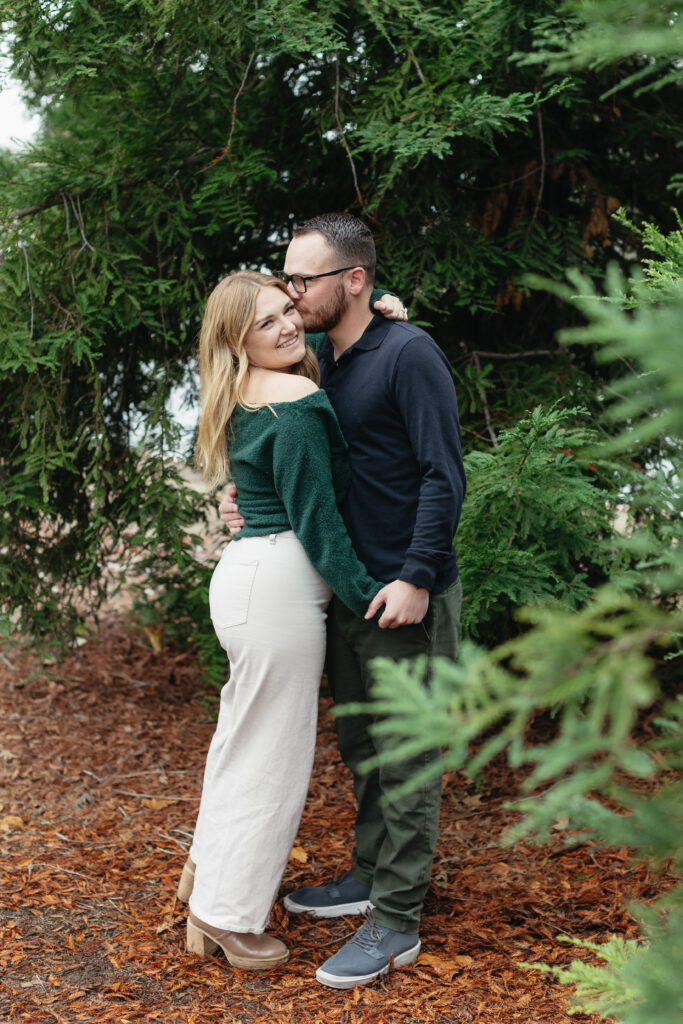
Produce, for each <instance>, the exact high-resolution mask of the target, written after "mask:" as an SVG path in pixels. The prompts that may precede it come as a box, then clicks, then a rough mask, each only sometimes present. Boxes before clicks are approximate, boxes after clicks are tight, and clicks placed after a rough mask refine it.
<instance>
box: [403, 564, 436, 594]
mask: <svg viewBox="0 0 683 1024" xmlns="http://www.w3.org/2000/svg"><path fill="white" fill-rule="evenodd" d="M398 578H399V579H400V580H403V581H404V583H412V584H413V586H414V587H424V589H425V590H429V591H431V590H432V588H433V586H434V580H435V579H436V569H432V568H431V567H430V566H427V565H424V563H422V562H418V561H417V560H416V559H414V558H409V559H407V561H406V562H404V564H403V568H402V569H401V571H400V573H399V574H398Z"/></svg>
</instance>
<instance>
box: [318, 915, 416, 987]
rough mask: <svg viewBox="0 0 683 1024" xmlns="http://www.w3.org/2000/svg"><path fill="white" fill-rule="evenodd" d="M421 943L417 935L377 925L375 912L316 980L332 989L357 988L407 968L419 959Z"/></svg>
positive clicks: (327, 964) (321, 968)
mask: <svg viewBox="0 0 683 1024" xmlns="http://www.w3.org/2000/svg"><path fill="white" fill-rule="evenodd" d="M420 946H421V942H420V939H419V936H418V935H417V934H414V935H404V934H403V932H395V931H393V930H392V929H391V928H384V927H383V926H382V925H381V924H377V922H376V921H375V918H374V915H373V913H372V911H369V912H368V915H367V921H366V922H365V924H363V925H361V927H360V928H359V929H358V931H357V932H356V934H355V935H354V937H353V938H352V939H350V941H349V942H347V943H346V945H345V946H342V948H341V949H340V950H339V951H338V952H337V953H335V954H334V956H331V957H330V958H329V960H326V961H325V963H324V964H323V965H322V967H319V968H318V970H317V971H316V972H315V977H316V980H317V981H319V982H320V984H321V985H327V986H328V988H353V987H354V986H355V985H366V984H367V983H368V982H369V981H373V980H374V979H375V978H379V977H380V976H381V975H382V974H387V973H388V972H389V970H393V968H394V967H405V965H406V964H412V962H413V961H414V960H416V959H417V955H418V953H419V952H420Z"/></svg>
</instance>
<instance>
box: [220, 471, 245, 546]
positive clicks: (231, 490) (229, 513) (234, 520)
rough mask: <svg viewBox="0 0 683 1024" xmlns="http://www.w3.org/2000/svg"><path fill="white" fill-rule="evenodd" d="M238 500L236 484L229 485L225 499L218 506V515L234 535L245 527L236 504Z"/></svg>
mask: <svg viewBox="0 0 683 1024" xmlns="http://www.w3.org/2000/svg"><path fill="white" fill-rule="evenodd" d="M236 498H237V488H236V487H235V485H234V484H228V489H227V491H226V493H225V497H224V498H223V500H222V502H221V503H220V505H219V506H218V515H219V516H220V517H221V521H222V522H224V523H225V525H226V526H227V528H228V529H229V530H230V533H232V534H233V535H234V534H236V533H239V532H240V530H241V529H242V527H243V526H244V519H243V518H242V516H241V515H240V513H239V509H238V508H237V505H236V503H235V499H236Z"/></svg>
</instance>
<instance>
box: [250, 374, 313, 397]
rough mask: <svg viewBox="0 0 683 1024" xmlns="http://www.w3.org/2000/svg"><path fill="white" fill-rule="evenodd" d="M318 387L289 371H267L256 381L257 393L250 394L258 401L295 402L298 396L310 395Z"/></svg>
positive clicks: (305, 378)
mask: <svg viewBox="0 0 683 1024" xmlns="http://www.w3.org/2000/svg"><path fill="white" fill-rule="evenodd" d="M318 390H319V388H318V386H317V384H314V383H313V381H312V380H309V379H308V377H299V376H298V375H297V374H291V373H276V372H273V373H269V374H268V375H267V376H266V375H264V376H263V377H261V379H260V380H259V382H258V390H257V394H254V395H253V397H252V396H250V398H251V400H252V401H258V402H268V403H270V402H296V401H297V400H298V399H299V398H304V397H305V396H306V395H312V394H313V393H314V392H315V391H318Z"/></svg>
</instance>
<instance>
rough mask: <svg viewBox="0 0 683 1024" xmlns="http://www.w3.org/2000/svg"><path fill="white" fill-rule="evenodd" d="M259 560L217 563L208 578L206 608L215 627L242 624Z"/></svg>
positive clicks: (247, 613) (223, 627)
mask: <svg viewBox="0 0 683 1024" xmlns="http://www.w3.org/2000/svg"><path fill="white" fill-rule="evenodd" d="M257 568H258V562H244V563H239V562H237V563H236V562H223V561H221V562H219V563H218V565H217V566H216V569H215V570H214V574H213V576H212V577H211V585H210V587H209V609H210V612H211V621H212V622H213V624H214V628H215V629H216V630H217V631H218V630H222V629H230V628H231V626H241V625H242V624H243V623H245V622H246V621H247V617H248V615H249V601H250V600H251V591H252V588H253V586H254V578H255V576H256V570H257Z"/></svg>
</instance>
